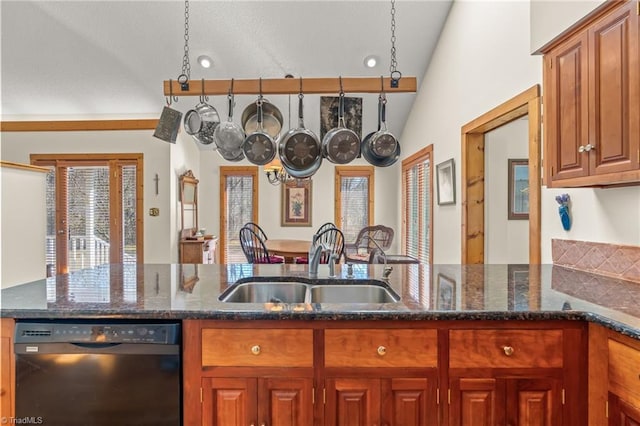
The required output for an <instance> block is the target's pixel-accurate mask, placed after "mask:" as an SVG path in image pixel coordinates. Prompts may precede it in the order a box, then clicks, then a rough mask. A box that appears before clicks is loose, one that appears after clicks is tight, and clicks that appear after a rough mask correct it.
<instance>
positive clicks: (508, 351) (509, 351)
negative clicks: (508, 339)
mask: <svg viewBox="0 0 640 426" xmlns="http://www.w3.org/2000/svg"><path fill="white" fill-rule="evenodd" d="M502 350H503V351H504V354H505V355H506V356H511V355H513V352H514V349H513V347H512V346H505V347H504V348H502Z"/></svg>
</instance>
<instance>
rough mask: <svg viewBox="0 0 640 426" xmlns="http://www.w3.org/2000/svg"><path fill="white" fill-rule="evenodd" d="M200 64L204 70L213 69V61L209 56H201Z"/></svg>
mask: <svg viewBox="0 0 640 426" xmlns="http://www.w3.org/2000/svg"><path fill="white" fill-rule="evenodd" d="M198 63H199V64H200V66H201V67H202V68H211V65H213V59H211V58H210V57H209V56H207V55H200V56H198Z"/></svg>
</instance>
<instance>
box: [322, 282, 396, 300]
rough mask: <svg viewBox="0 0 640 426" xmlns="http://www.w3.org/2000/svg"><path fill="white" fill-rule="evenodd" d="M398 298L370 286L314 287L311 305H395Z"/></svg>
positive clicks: (384, 290)
mask: <svg viewBox="0 0 640 426" xmlns="http://www.w3.org/2000/svg"><path fill="white" fill-rule="evenodd" d="M399 300H400V297H399V296H398V295H397V294H395V292H393V291H392V290H391V291H390V290H388V289H386V288H384V287H381V286H378V285H372V284H344V285H315V286H313V287H311V289H310V302H311V303H395V302H397V301H399Z"/></svg>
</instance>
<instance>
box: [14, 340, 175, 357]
mask: <svg viewBox="0 0 640 426" xmlns="http://www.w3.org/2000/svg"><path fill="white" fill-rule="evenodd" d="M13 350H14V352H15V353H16V354H18V355H38V354H117V355H177V354H179V353H180V345H158V344H148V343H70V342H69V343H15V344H14V345H13Z"/></svg>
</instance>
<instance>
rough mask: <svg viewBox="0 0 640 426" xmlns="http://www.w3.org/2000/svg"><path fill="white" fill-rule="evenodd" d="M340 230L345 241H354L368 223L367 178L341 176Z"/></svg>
mask: <svg viewBox="0 0 640 426" xmlns="http://www.w3.org/2000/svg"><path fill="white" fill-rule="evenodd" d="M340 206H341V212H340V217H341V218H342V224H341V231H342V233H343V234H344V239H345V241H355V239H356V237H357V235H358V232H359V231H360V230H361V229H362V228H364V227H365V226H368V225H369V178H368V177H366V176H343V177H342V178H341V180H340Z"/></svg>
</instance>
